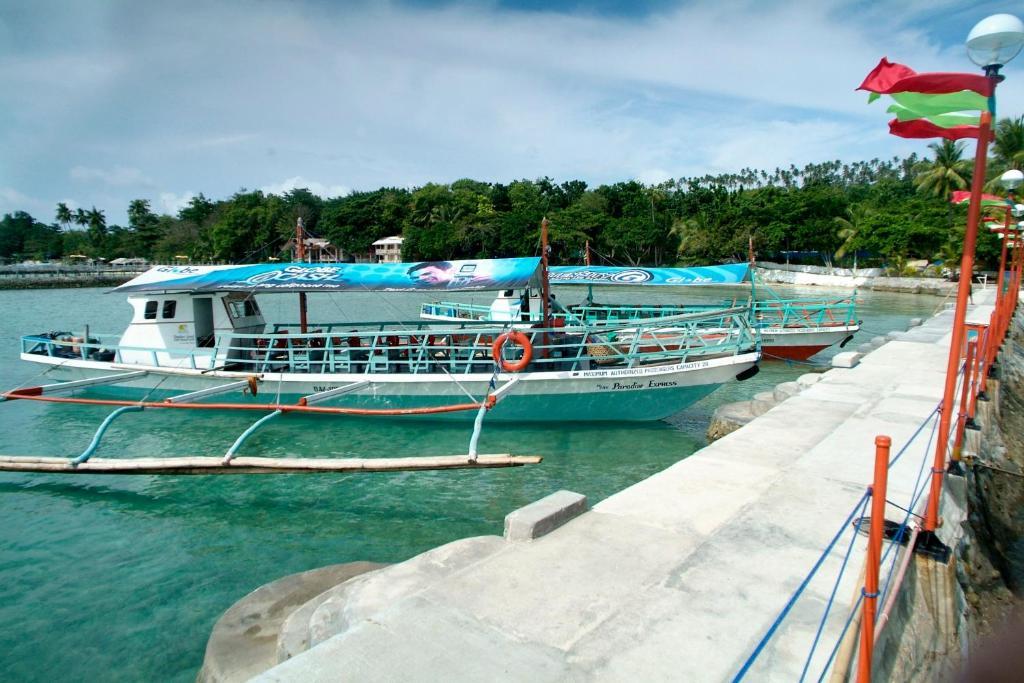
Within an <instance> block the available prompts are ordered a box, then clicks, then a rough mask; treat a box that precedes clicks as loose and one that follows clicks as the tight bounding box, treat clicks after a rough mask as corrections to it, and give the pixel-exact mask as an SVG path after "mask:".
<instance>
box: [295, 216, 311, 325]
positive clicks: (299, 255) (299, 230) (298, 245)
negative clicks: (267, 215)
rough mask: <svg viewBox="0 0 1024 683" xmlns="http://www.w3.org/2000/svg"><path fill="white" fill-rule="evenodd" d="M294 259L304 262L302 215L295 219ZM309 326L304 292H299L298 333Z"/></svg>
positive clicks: (304, 239) (304, 241) (304, 246)
mask: <svg viewBox="0 0 1024 683" xmlns="http://www.w3.org/2000/svg"><path fill="white" fill-rule="evenodd" d="M295 259H296V260H297V261H298V262H299V263H305V262H306V235H305V230H304V229H303V225H302V216H299V218H298V220H296V221H295ZM308 327H309V325H308V323H307V320H306V293H305V292H299V333H300V334H306V330H307V328H308Z"/></svg>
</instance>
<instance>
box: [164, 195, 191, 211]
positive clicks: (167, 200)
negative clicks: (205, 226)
mask: <svg viewBox="0 0 1024 683" xmlns="http://www.w3.org/2000/svg"><path fill="white" fill-rule="evenodd" d="M195 196H196V195H195V193H194V192H184V193H182V194H180V195H179V194H175V193H173V192H161V193H160V209H161V210H162V212H163V213H165V214H168V215H170V216H177V215H178V212H179V211H181V210H182V209H184V208H185V207H186V206H188V204H189V202H191V201H192V200H193V199H195Z"/></svg>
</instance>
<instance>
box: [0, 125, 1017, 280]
mask: <svg viewBox="0 0 1024 683" xmlns="http://www.w3.org/2000/svg"><path fill="white" fill-rule="evenodd" d="M929 147H930V149H931V155H930V157H929V158H925V159H922V158H919V157H918V156H917V155H916V154H912V155H911V156H909V157H907V158H898V157H894V158H892V159H887V160H880V159H872V160H870V161H858V162H853V163H843V162H841V161H838V160H836V161H828V162H824V163H816V164H808V165H807V166H804V167H803V168H797V167H795V166H790V167H789V168H775V169H772V170H767V169H749V168H745V169H743V170H741V171H740V172H738V173H730V174H720V175H706V176H703V177H692V178H680V179H678V180H669V181H667V182H663V183H659V184H655V185H645V184H643V183H640V182H637V181H634V180H630V181H624V182H618V183H614V184H604V185H600V186H597V187H590V186H589V185H588V184H587V183H585V182H583V181H581V180H570V181H565V182H561V183H558V182H556V181H554V180H552V179H551V178H547V177H544V178H540V179H536V180H516V181H513V182H511V183H508V184H503V183H489V182H483V181H478V180H471V179H468V178H467V179H461V180H457V181H455V182H452V183H448V184H441V183H427V184H426V185H423V186H422V187H418V188H412V189H408V188H397V187H384V188H380V189H377V190H373V191H363V192H353V193H352V194H349V195H347V196H344V197H338V198H333V199H322V198H320V197H318V196H316V195H314V194H313V193H311V192H309V191H308V190H306V189H296V190H292V191H290V192H286V193H284V194H282V195H276V194H266V193H263V192H261V191H258V190H257V191H249V190H240V191H239V192H237V193H235V194H234V195H233V196H231V197H229V198H227V199H221V200H211V199H208V198H207V197H205V196H204V195H202V194H200V195H199V196H197V197H194V198H192V199H191V201H190V202H189V203H188V204H187V205H186V206H185V207H184V208H182V209H181V210H180V211H179V212H178V213H177V215H175V216H169V215H159V214H157V213H155V212H154V211H153V210H152V207H151V205H150V203H149V202H148V201H147V200H145V199H136V200H133V201H132V202H131V203H130V204H129V207H128V211H127V215H128V225H127V226H120V225H108V224H107V220H106V217H105V215H104V213H103V211H100V210H98V209H96V208H95V207H94V208H92V209H91V210H84V209H81V208H78V209H75V210H72V209H71V208H69V207H68V206H67V205H66V204H63V203H61V204H58V205H57V207H56V211H55V214H54V220H53V221H52V222H49V223H48V222H44V221H40V220H37V219H36V218H34V217H33V216H31V215H29V214H28V213H26V212H24V211H16V212H14V213H11V214H6V215H4V217H3V219H2V221H0V258H2V259H7V260H21V259H38V260H52V259H60V258H68V257H70V256H71V255H84V256H88V257H91V258H105V259H108V260H109V259H114V258H117V257H140V258H146V259H149V260H151V261H158V262H173V261H175V260H179V261H180V260H181V259H182V257H184V258H186V259H188V260H191V261H196V262H211V261H223V262H233V263H245V262H255V261H263V260H266V259H268V258H270V257H285V256H286V254H284V249H285V248H286V243H287V241H288V240H289V239H290V238H291V237H292V236H293V235H294V226H295V222H296V219H297V218H299V217H301V218H303V220H304V223H305V226H306V229H307V232H308V233H309V234H311V235H315V236H319V237H324V238H326V239H328V240H330V241H331V242H332V243H333V244H334V245H336V246H338V247H340V248H342V249H343V250H344V251H345V253H346V254H367V253H368V252H369V250H370V247H371V244H372V243H373V242H374V241H375V240H377V239H380V238H382V237H386V236H389V235H402V236H403V237H404V238H405V243H404V245H403V257H404V258H405V259H406V260H433V259H453V258H495V257H509V256H524V255H533V254H537V253H539V224H540V220H541V218H543V217H545V216H546V217H547V218H548V219H549V221H550V225H551V232H550V240H551V244H552V258H553V261H554V262H555V263H577V262H579V261H580V260H581V259H582V258H583V251H584V245H585V244H588V243H589V245H590V247H591V250H592V251H591V253H592V254H594V255H595V257H594V258H595V259H596V261H600V262H603V263H613V264H629V265H640V264H646V265H671V264H685V265H690V264H701V263H716V262H723V261H729V260H744V259H746V257H747V245H748V241H749V240H750V239H753V241H754V244H755V249H756V250H757V253H758V257H759V258H765V259H767V258H783V257H792V258H800V257H803V258H804V260H810V261H811V262H816V263H819V264H820V263H822V262H824V263H828V264H836V265H849V264H853V263H854V262H856V260H857V259H858V258H859V259H860V263H861V264H866V263H869V262H870V263H886V264H889V265H893V266H895V267H896V268H897V269H898V270H902V269H903V267H904V264H905V263H906V261H907V260H909V259H929V260H936V259H941V260H946V261H950V260H957V259H959V254H960V249H959V245H960V244H961V243H962V236H963V230H964V224H965V216H966V208H965V207H963V206H954V205H952V204H951V203H950V202H949V197H950V195H951V193H952V192H953V191H955V190H961V189H967V188H969V186H970V181H971V170H972V166H973V165H972V163H971V162H970V161H969V160H968V159H966V158H965V157H964V154H965V148H966V145H965V144H964V143H955V142H950V141H941V142H937V143H933V144H931V145H930V146H929ZM1022 166H1024V117H1020V118H1017V119H1002V120H1000V121H999V122H998V124H997V126H996V136H995V142H994V144H993V146H992V148H991V152H990V157H989V164H988V171H989V172H988V174H987V175H988V178H986V180H987V182H988V186H987V189H988V190H990V191H999V189H998V187H996V185H995V182H996V179H997V178H998V176H999V175H1000V174H1001V173H1002V172H1003V171H1005V170H1007V169H1009V168H1018V169H1019V168H1021V167H1022ZM998 247H999V243H998V241H997V240H996V239H995V238H994V237H993V236H992V235H989V234H985V235H982V236H981V239H980V242H979V258H980V260H981V262H982V263H985V264H988V265H991V264H992V262H993V261H994V260H995V259H997V258H998Z"/></svg>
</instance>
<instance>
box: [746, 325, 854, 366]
mask: <svg viewBox="0 0 1024 683" xmlns="http://www.w3.org/2000/svg"><path fill="white" fill-rule="evenodd" d="M859 329H860V326H858V325H842V326H833V327H799V328H786V327H764V328H761V330H760V332H761V349H762V351H763V352H764V357H765V359H766V360H773V359H776V360H807V359H808V358H810V357H811V356H813V355H814V354H816V353H818V352H819V351H823V350H825V349H827V348H828V347H830V346H832V345H833V344H839V343H841V342H842V341H843V340H845V339H846V338H847V337H849V336H850V335H852V334H854V333H855V332H857V330H859Z"/></svg>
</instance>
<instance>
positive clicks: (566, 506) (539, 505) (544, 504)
mask: <svg viewBox="0 0 1024 683" xmlns="http://www.w3.org/2000/svg"><path fill="white" fill-rule="evenodd" d="M586 511H587V497H586V496H584V495H583V494H581V493H573V492H572V491H556V492H555V493H552V494H551V495H550V496H547V497H545V498H541V499H540V500H538V501H536V502H533V503H530V504H529V505H527V506H525V507H521V508H519V509H518V510H514V511H512V512H510V513H508V514H507V515H505V538H506V539H508V540H509V541H531V540H533V539H535V538H540V537H541V536H543V535H544V534H547V533H550V532H552V531H554V530H555V529H557V528H558V527H560V526H562V525H563V524H565V523H566V522H568V521H569V520H570V519H572V518H573V517H578V516H579V515H581V514H583V513H584V512H586Z"/></svg>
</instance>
